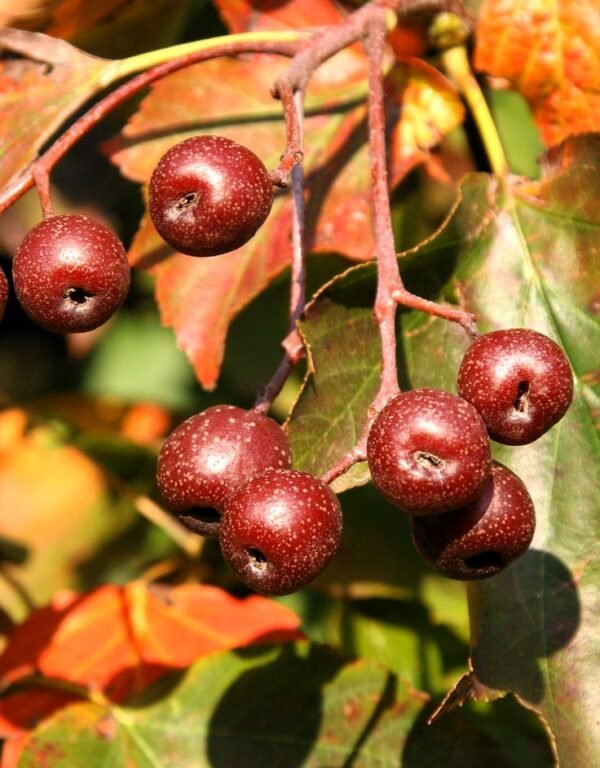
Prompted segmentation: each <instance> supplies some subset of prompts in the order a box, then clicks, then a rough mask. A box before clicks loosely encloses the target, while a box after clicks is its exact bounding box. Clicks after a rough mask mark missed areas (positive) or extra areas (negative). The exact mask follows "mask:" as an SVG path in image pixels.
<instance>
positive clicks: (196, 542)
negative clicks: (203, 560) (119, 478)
mask: <svg viewBox="0 0 600 768" xmlns="http://www.w3.org/2000/svg"><path fill="white" fill-rule="evenodd" d="M134 506H135V508H136V510H137V511H138V512H139V513H140V515H142V516H143V517H145V518H146V519H147V520H149V521H150V522H151V523H153V524H154V525H156V526H158V527H159V528H161V529H162V530H163V531H164V533H166V535H167V536H168V537H169V538H170V539H171V540H172V541H173V542H174V543H175V544H177V546H178V547H180V549H182V550H183V552H185V554H186V555H187V556H188V557H189V558H190V560H197V559H198V557H199V556H200V552H201V551H202V546H203V544H204V539H202V538H201V537H200V536H196V535H195V534H193V533H190V532H189V531H188V530H187V529H186V528H184V527H183V525H181V524H180V523H178V522H177V520H175V519H174V518H173V517H172V516H171V515H169V514H168V513H167V512H165V511H164V509H162V507H159V506H158V504H156V503H155V502H154V501H152V499H150V498H148V497H147V496H138V497H137V498H136V499H135V500H134Z"/></svg>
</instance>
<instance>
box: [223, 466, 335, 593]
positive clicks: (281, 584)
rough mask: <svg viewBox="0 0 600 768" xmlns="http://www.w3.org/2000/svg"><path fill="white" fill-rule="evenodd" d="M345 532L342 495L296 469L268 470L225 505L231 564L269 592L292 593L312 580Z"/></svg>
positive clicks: (226, 547) (225, 552)
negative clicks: (339, 497)
mask: <svg viewBox="0 0 600 768" xmlns="http://www.w3.org/2000/svg"><path fill="white" fill-rule="evenodd" d="M341 536H342V512H341V508H340V504H339V501H338V499H337V496H336V495H335V494H334V493H333V491H332V490H331V489H330V488H329V486H328V485H325V483H323V482H322V481H321V480H319V479H318V478H316V477H313V476H312V475H310V474H308V473H306V472H299V471H297V470H293V469H287V470H267V471H266V472H263V473H262V474H261V475H257V476H256V477H253V478H252V479H251V480H250V481H249V482H247V483H246V484H245V485H243V486H242V487H241V488H240V489H239V490H238V491H237V492H236V493H235V494H234V496H232V497H231V499H230V500H229V501H228V502H227V504H226V506H225V511H224V512H223V517H222V521H221V531H220V536H219V542H220V544H221V552H222V553H223V557H224V559H225V560H226V562H227V563H228V564H229V565H230V566H231V567H232V568H233V570H234V571H236V573H237V574H238V575H239V577H240V578H241V579H242V581H243V582H244V583H245V584H246V585H247V586H248V587H250V589H253V590H254V591H255V592H259V593H261V594H263V595H286V594H289V593H290V592H295V591H296V590H298V589H301V588H302V587H303V586H305V585H306V584H308V583H309V582H310V581H312V580H313V579H314V578H315V577H316V576H318V574H319V573H320V572H321V571H322V570H323V569H324V568H325V566H326V565H327V564H328V563H329V562H330V560H331V559H332V557H333V556H334V555H335V553H336V551H337V549H338V547H339V544H340V540H341Z"/></svg>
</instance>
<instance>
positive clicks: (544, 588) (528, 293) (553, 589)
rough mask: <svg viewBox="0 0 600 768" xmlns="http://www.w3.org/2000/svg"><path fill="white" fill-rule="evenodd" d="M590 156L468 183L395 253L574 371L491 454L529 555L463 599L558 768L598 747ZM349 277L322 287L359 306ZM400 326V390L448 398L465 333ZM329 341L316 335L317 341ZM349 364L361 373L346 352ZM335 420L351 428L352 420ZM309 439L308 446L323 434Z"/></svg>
mask: <svg viewBox="0 0 600 768" xmlns="http://www.w3.org/2000/svg"><path fill="white" fill-rule="evenodd" d="M599 157H600V139H599V137H598V136H597V135H584V136H581V137H578V138H576V139H573V140H570V141H568V142H567V143H566V144H564V145H561V146H560V147H558V148H556V149H554V150H553V151H552V152H551V153H550V154H549V155H548V156H547V158H546V159H545V161H544V164H543V176H542V179H541V181H539V182H527V181H524V180H519V179H516V178H513V179H505V180H500V179H497V178H494V177H491V176H486V175H472V176H470V177H468V178H467V179H466V180H465V181H464V182H463V184H462V185H461V199H460V202H459V204H458V205H457V207H456V209H455V211H454V213H453V216H452V218H451V219H450V221H449V222H448V223H447V225H446V226H445V227H444V228H443V229H442V230H441V231H440V233H439V235H438V236H437V237H435V238H433V239H432V240H430V241H428V242H427V243H426V244H424V245H423V246H422V247H421V248H419V249H417V250H416V251H415V252H414V253H413V254H412V255H411V256H410V257H409V258H407V260H406V262H405V271H404V274H405V276H406V278H407V280H408V281H409V284H410V286H411V288H413V289H414V290H416V291H418V292H420V293H422V294H423V295H428V296H432V297H434V296H435V295H437V296H438V297H440V298H443V299H446V300H453V301H456V300H460V302H461V303H463V304H464V306H466V307H467V308H469V309H471V310H472V311H475V312H477V314H478V315H479V318H480V319H479V325H480V328H481V330H483V331H485V330H489V329H492V328H501V327H515V326H527V327H532V328H536V329H537V330H540V331H542V332H544V333H546V334H548V335H549V336H551V337H552V338H555V339H556V340H558V341H559V343H560V344H561V345H562V346H563V347H564V348H565V350H566V352H567V354H568V356H569V358H570V360H571V364H572V366H573V369H574V373H575V377H576V392H575V400H574V403H573V405H572V407H571V409H570V411H569V412H568V414H567V416H566V417H565V418H564V420H563V421H562V422H561V423H560V424H559V425H557V426H556V427H555V428H554V429H552V430H551V431H550V432H549V433H547V434H546V435H545V436H544V437H542V438H541V439H540V440H538V441H536V442H535V443H533V444H532V445H530V446H524V447H518V448H506V447H502V448H501V447H499V446H498V447H496V449H495V454H496V456H497V457H498V458H499V459H500V460H501V461H503V462H504V463H506V464H508V465H510V466H511V468H512V469H513V470H514V471H516V472H517V473H518V474H519V475H520V476H521V478H522V479H523V480H524V482H525V484H526V485H527V487H528V489H529V491H530V493H531V495H532V497H533V499H534V503H535V506H536V511H537V517H538V526H537V532H536V536H535V539H534V541H533V547H532V549H531V550H530V551H529V552H528V553H526V554H525V555H524V556H523V557H522V558H521V559H520V560H519V561H517V562H516V563H514V564H513V565H512V566H511V567H509V568H508V569H507V570H506V572H505V573H504V574H503V575H501V576H499V577H496V578H494V579H492V580H490V581H488V582H483V583H481V584H477V585H474V586H473V587H472V589H471V590H470V598H471V603H472V609H473V632H474V635H473V644H474V648H473V663H474V669H475V674H476V675H477V677H478V678H479V679H480V680H481V682H482V683H483V684H484V685H487V686H488V687H490V688H497V689H500V690H512V691H515V692H516V693H518V694H519V695H520V696H521V698H522V700H524V701H526V702H528V703H529V704H530V705H531V706H532V707H534V708H535V709H536V711H538V712H540V713H541V714H542V715H543V717H544V718H545V719H546V720H547V722H548V723H549V727H550V728H551V730H552V732H553V734H554V737H555V739H556V744H557V750H558V754H559V756H560V759H561V765H564V766H576V765H577V766H580V765H586V764H591V763H592V762H593V760H594V757H593V756H594V755H595V754H597V753H598V740H597V736H598V731H597V729H596V728H595V726H594V717H595V712H596V711H597V709H598V706H599V701H598V695H599V692H600V680H599V678H598V665H597V664H596V662H595V659H596V658H597V656H598V652H599V646H598V633H597V631H596V619H597V615H598V611H599V609H600V605H599V602H598V600H599V598H598V591H597V582H598V569H597V563H598V537H597V536H596V532H597V530H598V510H599V507H598V489H599V488H600V461H599V458H600V440H599V437H598V434H599V433H598V430H597V426H598V424H597V422H598V412H599V411H598V405H599V393H598V389H599V386H600V385H599V379H598V375H597V371H598V349H599V348H600V312H599V310H598V307H599V306H600V302H599V299H598V297H599V296H600V261H599V260H598V258H597V254H598V251H597V241H598V237H599V236H600V206H599V204H598V200H599V199H600V189H599V188H598V184H599V179H600V174H599V171H600V167H599V164H598V163H599V161H598V158H599ZM444 270H446V277H445V278H444ZM361 271H364V272H365V275H366V274H368V273H367V268H357V272H359V273H360V272H361ZM444 280H446V283H445V285H444V284H443V281H444ZM357 282H358V276H357V274H356V273H355V272H353V273H350V275H349V276H347V277H344V278H341V279H340V280H339V283H334V286H335V289H336V293H337V296H338V301H339V302H340V303H342V304H344V301H343V297H344V287H345V283H347V284H348V285H347V295H348V297H349V298H348V300H347V301H346V304H345V306H346V307H349V306H353V307H356V306H357V301H356V298H355V293H356V284H357ZM440 283H441V284H440ZM436 285H437V287H436ZM332 287H333V286H332ZM330 290H331V289H330ZM364 290H365V291H366V290H368V281H365V288H364ZM371 290H372V288H371ZM324 296H325V297H326V294H324ZM350 297H352V299H351V300H350ZM358 306H360V304H358ZM328 311H331V310H328V309H327V303H326V302H324V304H323V312H324V314H325V313H327V312H328ZM336 311H337V310H336ZM363 312H364V315H365V317H366V314H367V310H366V308H365V309H364V311H363ZM399 322H400V328H401V331H402V345H401V349H400V356H401V361H402V366H401V371H402V378H403V383H404V384H405V385H407V384H408V385H411V386H434V387H441V388H445V389H448V390H451V391H452V390H455V377H456V371H457V367H458V364H459V362H460V359H461V356H462V354H463V353H464V350H465V349H466V346H467V343H468V342H467V338H466V335H465V334H464V332H463V331H462V330H461V329H460V328H458V327H455V326H453V325H451V324H449V323H447V322H444V321H440V320H432V319H431V318H427V317H426V316H424V315H418V314H415V313H412V312H410V313H401V315H400V320H399ZM367 329H368V325H366V326H365V331H364V332H365V333H366V332H367ZM337 333H338V330H337V329H335V330H334V331H333V332H332V339H331V341H334V340H335V339H336V338H337V336H336V334H337ZM329 342H330V339H328V338H327V335H324V336H323V337H322V338H321V339H320V340H319V346H320V347H324V346H325V345H327V344H328V343H329ZM371 343H372V344H376V343H377V336H376V329H374V328H373V330H372V333H371ZM346 344H347V342H346ZM361 344H362V345H364V347H361V348H362V349H364V348H366V347H368V340H367V339H366V338H362V339H361ZM357 350H358V348H357ZM314 354H315V351H314V350H313V355H314ZM363 356H364V353H363ZM355 357H356V358H357V359H355V361H354V364H355V365H356V366H359V365H360V360H359V359H358V351H357V353H356V354H355ZM316 375H317V374H316V373H315V377H316ZM336 391H337V393H338V398H337V399H334V401H333V402H332V403H330V404H329V408H330V409H331V413H332V415H333V416H334V417H338V414H340V413H341V414H342V415H344V414H345V404H346V402H347V400H348V398H349V396H350V393H349V391H348V390H346V389H345V388H344V387H343V386H342V385H340V386H339V387H338V389H337V390H336ZM303 417H304V418H305V414H303ZM344 418H346V419H347V420H348V421H349V424H348V426H351V424H352V421H351V418H355V416H352V417H350V416H349V415H346V416H344ZM340 428H341V425H340ZM312 438H313V440H314V442H315V445H318V443H319V440H320V433H319V432H318V431H317V430H315V432H314V433H313V435H312ZM307 442H308V441H307ZM305 450H306V452H307V453H308V446H307V447H306V449H305ZM321 450H322V449H321Z"/></svg>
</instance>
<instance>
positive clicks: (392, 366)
mask: <svg viewBox="0 0 600 768" xmlns="http://www.w3.org/2000/svg"><path fill="white" fill-rule="evenodd" d="M385 33H386V26H385V17H384V16H383V14H382V13H380V14H378V15H377V16H374V17H373V19H372V21H371V24H370V27H369V39H368V48H369V149H370V158H371V183H372V185H373V196H372V207H373V218H374V235H375V251H376V255H377V294H376V296H375V306H374V308H373V314H374V316H375V319H376V321H377V323H378V325H379V334H380V338H381V356H382V367H381V385H380V388H379V392H378V393H377V396H376V398H375V401H374V402H373V409H375V410H379V409H380V408H382V407H383V406H384V405H385V403H386V402H387V401H388V400H389V398H390V397H393V396H394V395H395V394H397V393H398V392H399V391H400V390H399V386H398V369H397V365H396V306H397V305H396V301H395V299H394V293H395V292H400V291H403V290H404V285H403V283H402V278H401V277H400V270H399V269H398V259H397V257H396V247H395V244H394V232H393V229H392V214H391V210H390V199H389V184H388V171H387V153H386V142H385V106H384V93H383V78H382V74H381V73H382V66H383V53H384V43H385Z"/></svg>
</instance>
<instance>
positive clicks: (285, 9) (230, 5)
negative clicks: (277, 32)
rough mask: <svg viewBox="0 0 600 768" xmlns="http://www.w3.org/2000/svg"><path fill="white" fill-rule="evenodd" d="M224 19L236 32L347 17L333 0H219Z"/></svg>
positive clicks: (330, 21)
mask: <svg viewBox="0 0 600 768" xmlns="http://www.w3.org/2000/svg"><path fill="white" fill-rule="evenodd" d="M215 5H216V6H217V8H218V9H219V13H220V15H221V17H222V18H223V21H224V22H225V23H226V24H227V26H228V27H229V29H230V30H231V31H232V32H234V33H237V32H251V31H256V30H274V29H300V28H303V27H307V28H309V29H310V28H311V27H320V26H325V25H327V24H337V23H338V22H339V21H341V20H342V19H343V18H344V15H343V14H342V12H341V10H340V7H339V5H338V4H337V3H334V2H332V1H331V0H293V1H291V0H283V2H273V0H216V2H215Z"/></svg>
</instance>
